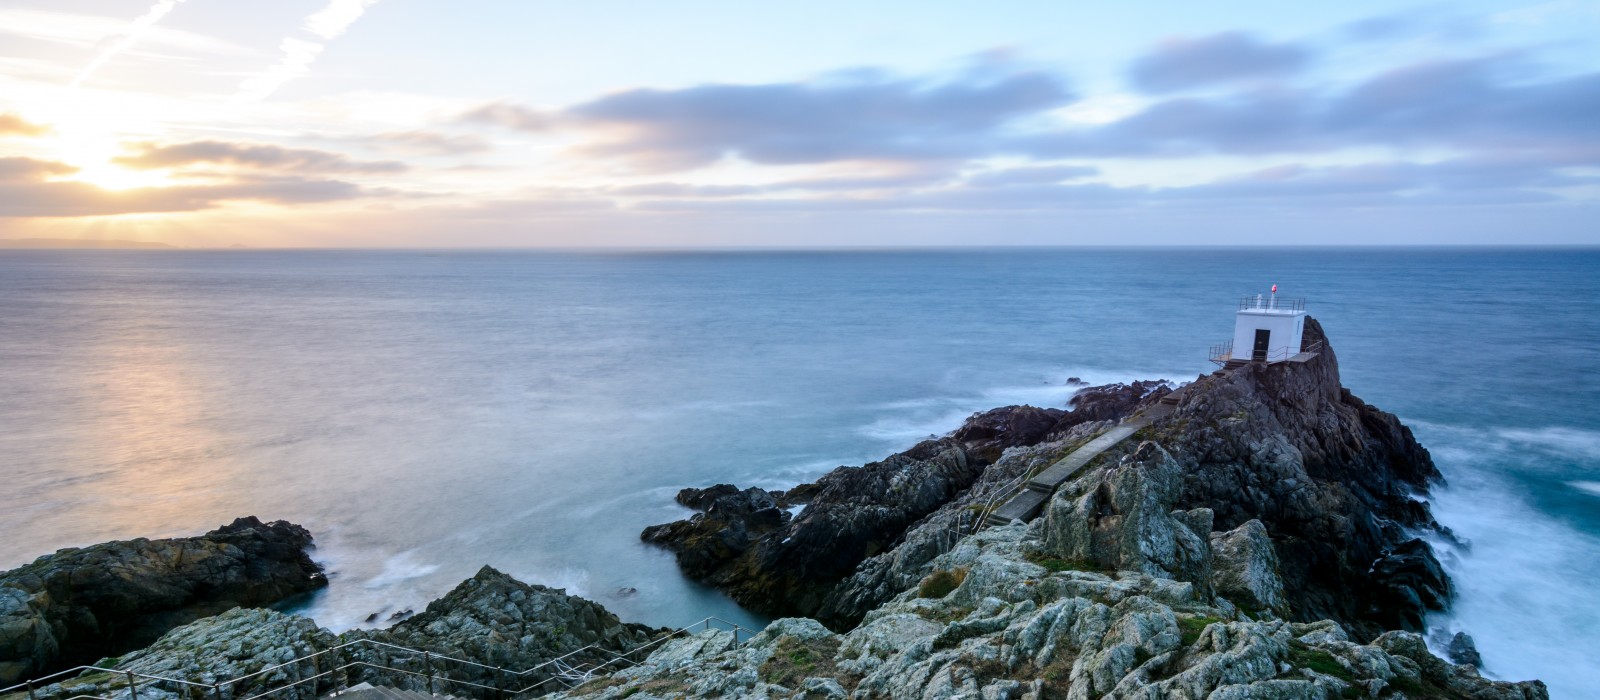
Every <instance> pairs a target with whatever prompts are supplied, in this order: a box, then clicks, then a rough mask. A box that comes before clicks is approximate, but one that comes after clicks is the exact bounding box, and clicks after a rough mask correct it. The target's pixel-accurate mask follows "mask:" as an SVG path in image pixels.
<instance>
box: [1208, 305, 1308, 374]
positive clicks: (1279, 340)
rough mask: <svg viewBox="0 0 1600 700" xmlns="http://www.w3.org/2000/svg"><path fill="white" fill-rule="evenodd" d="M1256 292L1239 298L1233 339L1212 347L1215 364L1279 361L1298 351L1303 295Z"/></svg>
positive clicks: (1303, 319) (1302, 330)
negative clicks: (1298, 297) (1292, 297)
mask: <svg viewBox="0 0 1600 700" xmlns="http://www.w3.org/2000/svg"><path fill="white" fill-rule="evenodd" d="M1272 290H1273V291H1272V294H1270V295H1262V294H1257V295H1255V296H1254V297H1245V298H1244V299H1240V300H1239V312H1238V314H1237V315H1236V316H1235V317H1234V324H1233V341H1232V342H1229V343H1224V344H1222V345H1219V346H1216V347H1214V348H1212V350H1211V360H1212V361H1213V362H1216V363H1218V364H1230V365H1237V364H1239V363H1242V362H1281V361H1283V360H1287V359H1290V358H1292V357H1294V356H1295V355H1298V354H1300V348H1301V340H1302V339H1303V338H1304V335H1305V328H1306V302H1305V300H1304V299H1285V298H1283V297H1279V296H1278V294H1277V290H1278V285H1272Z"/></svg>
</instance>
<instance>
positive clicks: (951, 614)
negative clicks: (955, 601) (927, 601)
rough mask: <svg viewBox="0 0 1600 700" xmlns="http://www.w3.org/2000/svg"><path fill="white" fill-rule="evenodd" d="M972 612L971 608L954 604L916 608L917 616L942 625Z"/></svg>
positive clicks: (965, 616) (961, 618)
mask: <svg viewBox="0 0 1600 700" xmlns="http://www.w3.org/2000/svg"><path fill="white" fill-rule="evenodd" d="M971 614H972V608H968V607H963V606H955V607H949V608H917V616H918V617H921V618H922V619H924V620H931V621H933V622H937V623H939V624H942V625H948V624H950V623H952V622H956V621H958V620H965V619H967V616H968V615H971Z"/></svg>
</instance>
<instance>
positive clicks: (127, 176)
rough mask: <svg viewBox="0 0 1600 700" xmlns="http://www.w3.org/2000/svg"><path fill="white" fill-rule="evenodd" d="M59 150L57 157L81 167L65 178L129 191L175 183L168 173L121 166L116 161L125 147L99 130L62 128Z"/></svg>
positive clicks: (108, 134) (58, 137)
mask: <svg viewBox="0 0 1600 700" xmlns="http://www.w3.org/2000/svg"><path fill="white" fill-rule="evenodd" d="M58 132H59V133H58V135H57V137H56V143H55V144H54V145H55V149H54V150H55V151H56V153H57V156H56V157H57V158H58V159H59V160H60V161H61V162H63V163H66V164H67V165H70V166H72V167H74V168H77V169H78V170H77V172H74V173H72V174H71V175H69V176H67V177H66V178H64V179H67V180H74V181H77V182H86V183H88V184H91V185H94V186H96V187H100V188H103V189H108V190H128V189H137V188H141V187H161V186H165V185H169V184H171V178H170V177H169V176H168V174H167V172H166V171H164V170H138V169H135V168H129V167H125V166H122V165H119V164H118V163H117V162H116V158H117V156H119V155H122V153H123V148H122V144H121V143H120V142H119V141H118V139H117V138H116V137H115V136H114V135H113V134H110V133H108V132H104V131H100V130H95V129H72V128H63V129H58Z"/></svg>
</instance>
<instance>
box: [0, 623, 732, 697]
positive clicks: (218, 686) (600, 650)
mask: <svg viewBox="0 0 1600 700" xmlns="http://www.w3.org/2000/svg"><path fill="white" fill-rule="evenodd" d="M713 622H715V623H718V624H719V625H724V626H727V627H729V628H731V631H732V632H733V639H734V644H736V645H737V644H739V643H740V641H739V635H740V633H744V634H745V635H749V636H750V637H753V636H755V632H752V631H751V630H749V629H746V628H745V627H743V626H741V625H739V624H737V623H734V622H729V621H727V620H724V619H722V618H720V617H716V616H710V617H706V618H705V619H702V620H700V621H698V622H695V623H693V624H690V625H687V626H684V627H680V628H678V629H676V630H672V631H669V632H667V633H666V634H663V635H661V636H659V637H656V638H655V639H651V640H649V641H646V642H643V643H641V644H639V645H638V646H635V647H633V648H631V649H627V650H625V651H623V652H621V653H618V652H615V651H612V650H610V649H607V648H604V647H602V646H600V645H599V644H598V643H595V644H589V645H585V646H583V647H580V648H578V649H574V650H572V651H569V652H567V653H565V654H562V655H561V656H557V657H555V658H552V659H548V660H546V661H543V662H540V663H538V664H535V665H533V666H531V667H529V668H526V669H523V670H521V671H513V670H511V669H507V668H503V667H500V666H491V665H489V664H484V663H479V662H477V661H472V660H469V659H458V658H455V657H452V656H444V655H440V654H435V653H434V652H432V651H428V650H425V649H413V648H410V647H404V646H400V645H398V644H391V643H389V642H383V641H379V640H375V639H356V640H352V641H349V642H344V643H342V644H337V645H334V646H331V647H328V648H327V649H323V650H321V651H316V652H313V653H310V654H307V655H305V656H301V657H299V658H296V659H291V660H289V661H285V662H283V663H279V664H274V665H272V666H267V667H265V668H261V669H258V670H256V671H253V672H250V673H246V674H244V675H241V676H238V677H236V678H230V679H227V680H220V681H216V682H214V683H201V682H195V681H190V680H186V679H182V678H169V677H166V676H157V675H152V674H148V673H140V672H138V671H132V670H125V669H116V668H105V667H102V666H95V665H88V664H86V665H82V666H75V667H72V668H68V669H63V670H60V671H56V672H54V673H50V674H47V675H44V676H40V677H38V678H34V679H31V680H28V681H25V682H22V683H18V684H15V685H12V686H9V687H5V688H0V695H6V694H10V693H14V692H17V691H21V690H26V691H27V693H28V698H29V700H35V698H36V694H37V692H38V691H39V690H41V689H42V688H46V687H49V686H51V685H56V684H59V683H61V682H64V681H66V680H70V678H72V677H81V676H82V675H84V674H85V673H89V672H104V673H114V674H119V675H122V676H124V677H126V678H127V679H128V686H127V687H128V688H130V689H132V690H133V694H134V695H135V697H137V687H136V686H137V682H138V681H139V680H146V681H150V682H151V683H171V684H175V685H179V686H184V687H189V688H199V689H201V690H203V691H209V692H210V693H211V694H212V696H213V697H214V698H216V699H217V700H221V699H222V697H223V696H222V690H223V689H224V688H228V689H232V688H233V687H234V686H237V685H238V684H240V683H242V682H244V681H248V680H251V679H254V678H257V677H260V676H262V675H264V674H268V673H272V672H274V671H278V670H281V669H285V668H288V667H291V666H295V665H297V664H303V663H305V662H307V661H311V660H314V659H318V658H320V657H323V656H325V655H328V654H333V653H336V652H339V651H342V650H345V649H349V648H353V647H356V646H366V647H374V648H379V649H384V650H388V651H396V652H403V653H406V654H410V655H412V657H413V658H414V657H415V656H421V657H423V658H424V659H425V660H426V663H427V664H428V672H427V673H425V674H424V673H419V672H417V671H413V670H408V669H403V668H397V667H394V666H389V665H384V664H377V663H373V662H370V661H366V660H363V659H354V660H351V661H350V662H348V663H345V664H343V665H337V666H335V667H333V668H330V669H328V670H325V671H322V672H321V673H316V674H314V675H312V676H309V677H306V678H300V679H298V680H294V681H293V682H290V683H287V684H285V685H281V686H278V687H276V688H272V689H269V690H266V691H263V692H260V693H256V694H254V695H250V696H247V697H243V698H234V699H233V700H259V699H260V698H264V697H266V696H268V695H272V694H274V693H279V692H282V691H284V690H288V689H290V688H295V687H298V686H300V685H303V684H305V683H308V682H314V681H317V680H320V679H323V678H327V677H329V676H332V675H334V674H336V673H341V672H343V673H344V674H345V677H346V682H348V670H349V669H351V668H357V667H361V668H368V669H373V670H379V671H389V672H394V673H401V674H405V675H411V676H418V677H424V676H425V677H427V678H428V679H429V682H430V687H431V684H432V682H433V681H434V680H438V681H442V682H444V683H450V684H456V685H464V686H471V687H475V688H482V689H484V690H493V691H497V692H509V693H510V694H512V695H519V694H521V693H525V692H527V691H529V690H532V689H534V688H537V687H539V686H541V685H544V684H546V683H549V682H550V681H552V680H561V679H560V677H559V676H558V675H555V674H552V675H551V676H550V677H548V678H544V679H542V680H539V681H537V682H535V683H532V684H529V685H527V686H525V687H523V688H521V689H519V690H507V689H505V688H504V687H503V686H502V685H501V684H500V683H499V679H500V678H502V677H503V675H509V676H512V677H516V678H522V677H526V676H528V675H529V674H532V673H536V672H539V671H540V670H541V669H544V668H546V667H548V666H551V665H553V664H559V665H558V668H560V665H564V666H565V667H566V668H567V669H568V670H572V671H581V672H582V674H583V676H584V678H585V679H587V678H588V677H591V676H592V675H593V674H594V672H595V671H598V670H600V669H602V668H605V667H607V666H610V665H612V664H616V663H618V662H619V661H623V662H627V663H630V664H634V665H637V663H638V662H635V661H633V660H632V659H630V658H628V657H629V656H632V655H634V654H637V653H638V652H640V651H643V650H646V649H650V648H651V647H656V646H659V645H661V644H663V643H665V642H666V641H667V640H670V639H674V638H677V637H678V636H680V635H683V634H685V633H690V632H691V631H692V630H693V629H694V628H695V627H701V628H702V630H710V629H711V624H712V623H713ZM746 641H748V640H746ZM586 653H587V654H589V655H602V656H609V657H610V658H608V659H604V660H602V661H600V662H598V663H593V664H583V665H582V666H583V667H586V669H585V668H583V667H580V666H575V665H571V664H567V663H566V661H567V660H568V659H571V658H573V657H575V656H577V655H579V654H586ZM439 662H442V663H447V664H452V663H453V664H459V665H465V666H470V667H475V668H479V669H483V670H485V671H490V672H493V673H494V675H495V678H496V683H497V685H496V686H488V685H484V684H481V683H474V682H472V681H466V680H458V679H453V678H447V677H446V678H440V677H438V676H436V675H435V674H434V673H433V669H434V664H435V663H439ZM563 683H565V681H563ZM568 687H573V686H571V685H570V684H568ZM99 697H100V696H94V695H76V696H72V697H70V698H65V699H62V700H82V699H87V698H99ZM102 700H110V699H102Z"/></svg>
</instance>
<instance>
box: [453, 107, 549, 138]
mask: <svg viewBox="0 0 1600 700" xmlns="http://www.w3.org/2000/svg"><path fill="white" fill-rule="evenodd" d="M460 119H461V121H463V122H469V123H478V124H491V125H494V126H499V127H504V128H507V129H514V130H517V131H535V132H537V131H545V130H547V129H550V128H551V127H552V126H554V125H555V117H554V116H552V115H550V114H548V113H545V112H540V111H538V110H534V109H529V108H527V107H522V106H520V105H515V104H511V103H510V102H491V103H489V104H486V105H483V106H482V107H478V108H475V109H473V110H471V111H469V112H467V113H465V114H463V115H461V117H460Z"/></svg>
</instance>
